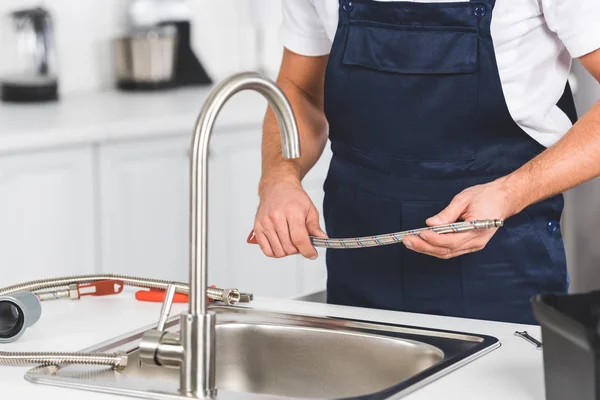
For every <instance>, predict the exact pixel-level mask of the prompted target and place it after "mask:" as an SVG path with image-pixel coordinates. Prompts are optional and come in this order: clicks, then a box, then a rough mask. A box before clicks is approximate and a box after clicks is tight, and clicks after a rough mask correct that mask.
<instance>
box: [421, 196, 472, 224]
mask: <svg viewBox="0 0 600 400" xmlns="http://www.w3.org/2000/svg"><path fill="white" fill-rule="evenodd" d="M468 204H469V202H468V200H465V199H464V198H463V197H459V196H456V197H455V198H454V199H452V201H451V202H450V204H448V207H446V208H444V209H443V210H442V211H440V212H439V213H438V214H437V215H434V216H433V217H431V218H429V219H427V221H426V222H425V223H426V224H427V225H428V226H435V225H444V224H451V223H452V222H456V221H457V220H458V219H459V218H460V216H461V215H463V214H464V212H465V210H466V209H467V206H468Z"/></svg>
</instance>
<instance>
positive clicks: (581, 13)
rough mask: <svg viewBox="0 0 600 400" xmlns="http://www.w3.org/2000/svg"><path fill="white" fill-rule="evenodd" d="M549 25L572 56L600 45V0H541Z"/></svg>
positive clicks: (587, 51)
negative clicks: (599, 0)
mask: <svg viewBox="0 0 600 400" xmlns="http://www.w3.org/2000/svg"><path fill="white" fill-rule="evenodd" d="M541 5H542V11H543V12H544V16H545V19H546V23H547V24H548V28H549V29H550V30H551V31H553V32H555V33H556V34H557V35H558V37H559V39H560V40H561V41H562V42H563V43H564V45H565V47H566V48H567V50H568V51H569V53H570V54H571V57H573V58H579V57H581V56H584V55H586V54H588V53H591V52H592V51H594V50H597V49H600V22H599V21H600V2H598V0H541Z"/></svg>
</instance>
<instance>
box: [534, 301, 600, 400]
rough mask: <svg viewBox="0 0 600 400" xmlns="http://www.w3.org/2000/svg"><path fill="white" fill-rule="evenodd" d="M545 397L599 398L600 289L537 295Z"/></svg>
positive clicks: (536, 313)
mask: <svg viewBox="0 0 600 400" xmlns="http://www.w3.org/2000/svg"><path fill="white" fill-rule="evenodd" d="M532 305H533V313H534V315H535V317H536V319H537V320H538V322H539V323H540V325H541V327H542V339H543V342H544V347H543V352H544V374H545V382H546V399H547V400H565V399H577V400H600V331H599V329H600V326H599V321H600V291H595V292H589V293H584V294H574V295H538V296H535V297H534V298H533V299H532Z"/></svg>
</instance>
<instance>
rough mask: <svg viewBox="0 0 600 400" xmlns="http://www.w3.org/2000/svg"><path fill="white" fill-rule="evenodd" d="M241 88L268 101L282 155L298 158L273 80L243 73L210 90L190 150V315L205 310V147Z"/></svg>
mask: <svg viewBox="0 0 600 400" xmlns="http://www.w3.org/2000/svg"><path fill="white" fill-rule="evenodd" d="M243 90H254V91H256V92H258V93H260V94H262V95H263V96H264V97H265V98H266V99H267V100H268V102H269V105H270V106H271V108H272V109H273V111H274V112H275V115H276V117H277V121H278V124H279V130H280V132H281V149H282V154H283V157H284V158H298V157H300V139H299V134H298V125H297V123H296V118H295V116H294V112H293V111H292V107H291V105H290V103H289V102H288V100H287V97H286V96H285V94H284V93H283V91H282V90H281V89H280V88H279V87H278V86H277V85H276V84H275V83H274V82H273V81H271V80H269V79H267V78H264V77H262V76H261V75H259V74H257V73H253V72H245V73H241V74H237V75H233V76H232V77H230V78H228V79H226V80H224V81H223V82H221V83H220V84H219V85H218V86H216V87H215V88H214V89H213V90H212V91H211V93H210V94H209V96H208V98H207V100H206V102H205V103H204V105H203V107H202V109H201V111H200V114H199V116H198V119H197V121H196V127H195V129H194V138H193V140H192V151H191V171H190V173H191V188H190V190H191V191H190V200H191V204H190V240H191V242H190V246H191V253H190V292H189V313H190V314H191V315H194V316H197V315H204V314H206V312H207V298H206V287H207V285H208V281H207V278H208V277H207V275H208V268H207V248H208V234H207V222H208V221H207V217H208V214H207V210H208V146H209V142H210V137H211V133H212V130H213V125H214V123H215V120H216V119H217V116H218V115H219V112H220V111H221V108H223V106H224V105H225V103H226V102H227V100H229V99H230V98H231V97H232V96H233V95H234V94H236V93H238V92H240V91H243Z"/></svg>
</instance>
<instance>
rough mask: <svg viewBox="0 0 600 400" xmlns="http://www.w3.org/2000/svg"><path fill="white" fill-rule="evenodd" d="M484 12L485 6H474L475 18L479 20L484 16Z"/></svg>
mask: <svg viewBox="0 0 600 400" xmlns="http://www.w3.org/2000/svg"><path fill="white" fill-rule="evenodd" d="M486 11H487V10H486V9H485V6H475V8H474V9H473V14H474V15H475V16H476V17H477V18H481V17H484V16H485V13H486Z"/></svg>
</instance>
